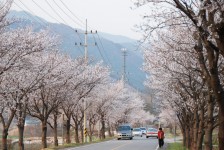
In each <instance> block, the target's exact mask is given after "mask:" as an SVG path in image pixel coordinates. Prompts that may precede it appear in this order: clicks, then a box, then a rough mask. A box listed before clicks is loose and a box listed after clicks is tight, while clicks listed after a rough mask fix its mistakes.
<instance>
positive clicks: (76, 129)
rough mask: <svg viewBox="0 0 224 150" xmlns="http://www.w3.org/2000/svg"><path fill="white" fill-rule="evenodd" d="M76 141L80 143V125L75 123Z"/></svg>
mask: <svg viewBox="0 0 224 150" xmlns="http://www.w3.org/2000/svg"><path fill="white" fill-rule="evenodd" d="M75 143H80V141H79V125H78V123H75Z"/></svg>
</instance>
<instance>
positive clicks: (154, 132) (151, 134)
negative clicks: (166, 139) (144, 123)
mask: <svg viewBox="0 0 224 150" xmlns="http://www.w3.org/2000/svg"><path fill="white" fill-rule="evenodd" d="M148 137H156V138H158V130H157V129H156V128H148V130H147V131H146V138H148Z"/></svg>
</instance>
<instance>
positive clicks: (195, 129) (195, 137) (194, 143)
mask: <svg viewBox="0 0 224 150" xmlns="http://www.w3.org/2000/svg"><path fill="white" fill-rule="evenodd" d="M192 135H193V137H192V138H193V139H192V147H191V149H192V150H197V141H198V109H197V108H196V109H195V110H194V121H193V130H192Z"/></svg>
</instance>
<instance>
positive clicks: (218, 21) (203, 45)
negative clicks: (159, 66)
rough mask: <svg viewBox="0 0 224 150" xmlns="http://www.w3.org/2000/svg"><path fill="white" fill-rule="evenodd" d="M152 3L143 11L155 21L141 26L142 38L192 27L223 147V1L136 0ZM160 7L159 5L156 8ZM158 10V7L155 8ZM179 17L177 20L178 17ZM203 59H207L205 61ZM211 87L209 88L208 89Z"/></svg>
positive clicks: (140, 3)
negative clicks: (216, 111)
mask: <svg viewBox="0 0 224 150" xmlns="http://www.w3.org/2000/svg"><path fill="white" fill-rule="evenodd" d="M151 3H154V4H155V8H156V9H157V11H154V12H151V14H150V15H146V16H145V19H146V20H148V21H152V20H156V21H155V23H153V24H152V23H151V24H148V23H146V24H145V25H143V26H142V28H141V29H142V30H144V31H145V33H146V36H145V38H147V37H149V35H151V34H150V33H152V31H155V30H158V29H161V30H164V29H167V28H168V27H171V26H173V27H177V26H179V27H182V29H184V28H185V29H189V30H192V29H193V30H194V32H190V33H189V34H191V35H192V36H193V37H194V41H193V42H192V43H191V44H194V52H195V56H198V57H199V59H198V62H199V64H200V69H201V72H202V74H203V75H202V76H204V78H205V79H206V86H207V88H208V89H209V91H212V92H213V93H212V95H213V96H214V97H215V99H213V100H215V101H216V102H217V104H218V107H219V119H218V120H219V122H220V123H219V134H218V137H219V149H222V147H224V145H223V142H222V141H223V140H224V132H223V131H224V125H223V123H222V122H223V120H224V117H223V116H224V92H223V85H222V82H221V78H220V72H219V65H218V64H219V60H220V57H222V58H223V56H224V55H223V54H224V53H223V42H221V41H223V36H224V34H223V11H224V10H223V1H213V0H196V1H187V0H164V1H160V0H143V1H138V0H137V1H136V4H137V6H141V5H146V4H149V5H150V4H151ZM158 7H159V8H161V9H158ZM158 10H160V11H158ZM177 20H178V21H177ZM221 43H222V44H221ZM205 60H207V61H205ZM205 62H206V63H205ZM210 89H211V90H210Z"/></svg>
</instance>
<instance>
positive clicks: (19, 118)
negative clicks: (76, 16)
mask: <svg viewBox="0 0 224 150" xmlns="http://www.w3.org/2000/svg"><path fill="white" fill-rule="evenodd" d="M11 4H12V1H11V0H10V1H9V0H7V1H4V3H1V5H0V35H1V36H0V124H1V125H2V128H3V131H2V149H3V150H7V137H8V132H9V128H10V125H11V124H12V122H13V121H15V122H17V127H18V131H19V149H21V150H23V149H24V128H25V127H24V126H25V120H26V117H27V115H29V116H32V117H34V118H36V119H38V120H39V121H40V122H41V133H42V147H43V148H46V147H47V130H48V128H47V127H48V126H50V127H51V128H52V129H53V131H54V144H55V145H56V146H57V145H58V134H57V128H58V124H60V123H59V122H61V120H59V118H61V116H63V119H64V120H65V122H63V127H65V137H66V143H71V128H72V129H74V131H75V135H74V137H75V141H76V143H79V142H80V141H79V140H80V137H81V139H82V141H83V118H84V111H85V112H86V114H87V115H86V116H87V122H88V123H87V125H88V135H89V137H90V140H91V139H92V134H93V132H94V129H95V126H96V123H97V122H100V123H101V137H102V138H105V131H106V128H108V129H109V130H108V131H109V134H112V133H111V131H112V129H114V128H115V127H116V125H118V124H119V123H124V122H132V121H133V122H134V121H141V120H143V119H145V116H146V115H145V112H144V111H142V108H143V101H142V99H141V98H140V96H139V95H138V94H137V93H136V92H135V91H134V90H132V91H131V92H130V89H128V88H124V87H123V83H122V82H114V81H112V79H111V78H110V77H109V75H110V72H109V68H108V67H105V66H103V65H102V63H100V62H99V63H95V64H89V65H87V64H86V62H85V60H84V59H83V58H76V59H71V58H70V57H68V56H66V55H63V54H61V53H59V52H58V45H57V44H55V43H57V42H58V39H57V37H56V36H53V35H52V34H50V33H49V32H48V31H39V32H33V30H32V28H30V27H26V28H22V29H20V28H19V29H14V28H10V26H11V24H13V22H14V21H13V20H8V19H7V18H6V15H7V13H8V11H9V9H10V6H11ZM83 101H85V103H86V107H84V103H83ZM143 116H144V117H143ZM80 132H81V134H80Z"/></svg>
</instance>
